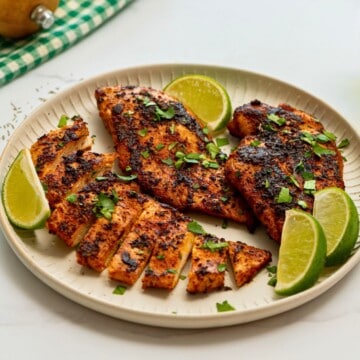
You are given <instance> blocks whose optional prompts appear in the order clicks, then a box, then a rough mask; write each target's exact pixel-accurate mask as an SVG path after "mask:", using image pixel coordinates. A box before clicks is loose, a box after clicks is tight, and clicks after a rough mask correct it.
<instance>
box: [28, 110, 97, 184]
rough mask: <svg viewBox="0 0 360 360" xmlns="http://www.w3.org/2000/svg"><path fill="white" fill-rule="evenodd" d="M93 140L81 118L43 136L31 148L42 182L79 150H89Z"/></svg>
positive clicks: (76, 117) (75, 118)
mask: <svg viewBox="0 0 360 360" xmlns="http://www.w3.org/2000/svg"><path fill="white" fill-rule="evenodd" d="M91 146H92V140H91V138H90V136H89V130H88V128H87V124H86V122H84V121H83V119H82V118H80V117H79V116H75V117H73V118H72V122H71V123H70V124H69V125H66V126H63V127H61V128H58V129H56V130H51V131H50V132H49V133H47V134H45V135H43V136H41V137H40V138H39V139H38V140H37V141H36V142H35V143H34V144H33V145H32V146H31V148H30V152H31V157H32V160H33V163H34V165H35V168H36V171H37V174H38V176H39V178H40V180H42V179H43V177H44V176H46V174H49V173H54V172H55V170H56V167H57V166H58V165H59V163H60V162H61V161H62V158H63V156H68V155H70V154H71V153H73V152H75V151H77V150H89V149H90V148H91Z"/></svg>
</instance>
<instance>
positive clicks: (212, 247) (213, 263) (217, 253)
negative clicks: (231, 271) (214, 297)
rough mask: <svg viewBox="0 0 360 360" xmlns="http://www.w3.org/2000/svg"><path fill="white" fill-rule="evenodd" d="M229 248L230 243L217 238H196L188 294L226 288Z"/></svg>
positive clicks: (206, 236) (205, 236)
mask: <svg viewBox="0 0 360 360" xmlns="http://www.w3.org/2000/svg"><path fill="white" fill-rule="evenodd" d="M227 247H228V243H227V242H226V241H225V240H224V239H220V238H217V237H216V236H213V235H197V236H196V240H195V243H194V247H193V249H192V253H191V269H190V272H189V274H188V284H187V288H186V290H187V292H189V293H191V294H199V293H208V292H211V291H214V290H220V289H222V288H224V282H225V271H226V268H227Z"/></svg>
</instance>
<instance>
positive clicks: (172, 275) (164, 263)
mask: <svg viewBox="0 0 360 360" xmlns="http://www.w3.org/2000/svg"><path fill="white" fill-rule="evenodd" d="M155 219H157V221H156V220H155ZM190 221H191V220H190V218H188V217H186V216H184V215H183V214H181V213H180V212H178V211H177V210H175V209H174V208H172V207H170V206H168V205H164V204H161V209H160V211H157V213H156V215H155V217H154V219H152V220H151V223H152V224H153V229H154V231H155V234H156V242H155V245H154V249H153V251H152V254H151V257H150V260H149V263H148V267H147V268H146V270H145V274H144V276H143V278H142V287H143V289H147V288H157V289H166V290H171V289H173V288H174V287H175V286H176V284H177V282H178V280H179V278H180V275H181V271H182V269H183V267H184V265H185V263H186V261H187V259H188V257H189V254H190V252H191V249H192V246H193V242H194V237H195V235H194V233H192V232H190V231H189V230H188V223H189V222H190Z"/></svg>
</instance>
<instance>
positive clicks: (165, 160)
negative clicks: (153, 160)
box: [161, 158, 174, 166]
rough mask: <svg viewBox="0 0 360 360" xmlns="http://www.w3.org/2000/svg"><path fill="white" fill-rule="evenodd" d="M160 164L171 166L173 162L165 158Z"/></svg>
mask: <svg viewBox="0 0 360 360" xmlns="http://www.w3.org/2000/svg"><path fill="white" fill-rule="evenodd" d="M161 162H163V163H164V164H166V165H168V166H171V165H173V163H174V161H173V159H171V158H167V159H161Z"/></svg>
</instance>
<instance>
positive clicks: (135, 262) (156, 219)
mask: <svg viewBox="0 0 360 360" xmlns="http://www.w3.org/2000/svg"><path fill="white" fill-rule="evenodd" d="M169 214H170V213H169V211H168V210H167V209H166V208H164V206H163V205H162V204H160V203H159V202H157V201H154V200H152V199H150V198H148V199H147V201H146V202H144V204H143V211H142V213H141V214H140V216H139V218H138V219H137V220H136V222H135V223H134V224H133V226H132V227H131V230H130V231H129V232H128V233H127V234H126V236H125V237H124V239H123V241H122V243H121V245H120V247H119V249H118V251H117V252H116V254H115V255H114V257H113V258H112V260H111V262H110V265H109V267H108V273H109V277H110V278H111V279H113V280H117V281H120V282H121V283H123V284H127V285H133V284H135V282H136V281H137V279H138V278H139V276H140V275H141V273H142V272H143V270H144V268H145V266H146V265H147V263H148V261H149V259H150V256H151V254H152V251H153V248H154V245H155V243H156V242H157V240H158V238H159V237H160V236H161V234H162V232H163V231H164V228H166V226H167V222H168V221H169V218H170V217H169Z"/></svg>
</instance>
